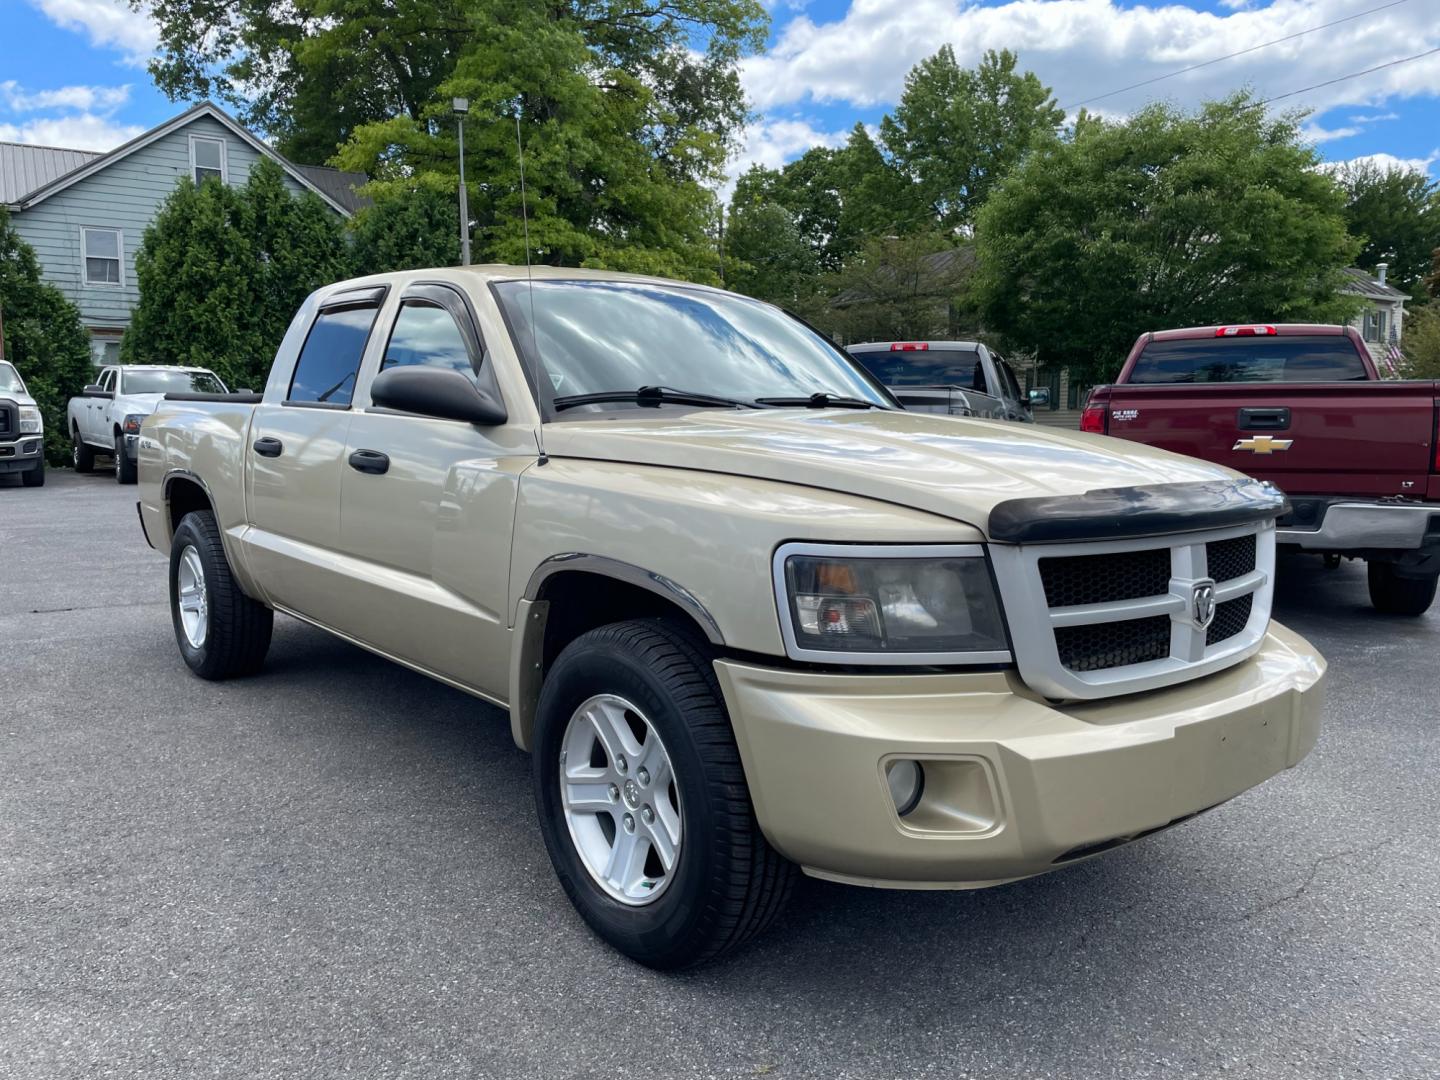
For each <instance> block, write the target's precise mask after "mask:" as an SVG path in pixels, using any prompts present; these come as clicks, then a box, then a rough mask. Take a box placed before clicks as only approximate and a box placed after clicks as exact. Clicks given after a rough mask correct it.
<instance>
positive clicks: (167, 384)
mask: <svg viewBox="0 0 1440 1080" xmlns="http://www.w3.org/2000/svg"><path fill="white" fill-rule="evenodd" d="M120 392H121V393H122V394H223V393H225V384H224V383H222V382H221V381H220V380H219V379H217V378H216V377H215V376H214V375H212V374H210V372H208V371H181V370H180V369H179V368H174V369H170V370H158V371H134V370H126V371H121V373H120Z"/></svg>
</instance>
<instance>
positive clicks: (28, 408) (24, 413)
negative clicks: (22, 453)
mask: <svg viewBox="0 0 1440 1080" xmlns="http://www.w3.org/2000/svg"><path fill="white" fill-rule="evenodd" d="M43 429H44V424H43V423H42V421H41V419H40V410H39V409H37V408H36V407H35V406H34V405H21V406H20V434H21V435H39V434H40V432H41V431H42V430H43Z"/></svg>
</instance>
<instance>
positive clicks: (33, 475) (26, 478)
mask: <svg viewBox="0 0 1440 1080" xmlns="http://www.w3.org/2000/svg"><path fill="white" fill-rule="evenodd" d="M20 482H21V483H22V484H24V485H25V486H26V487H44V486H45V459H44V458H43V457H42V458H41V459H40V461H39V463H38V464H37V465H36V466H35V467H34V468H33V469H30V470H29V471H27V472H23V473H21V474H20Z"/></svg>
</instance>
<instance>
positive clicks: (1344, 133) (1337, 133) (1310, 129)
mask: <svg viewBox="0 0 1440 1080" xmlns="http://www.w3.org/2000/svg"><path fill="white" fill-rule="evenodd" d="M1363 130H1364V129H1363V128H1358V127H1339V128H1324V127H1321V126H1320V125H1319V124H1317V123H1314V122H1313V121H1312V122H1311V123H1308V124H1306V125H1304V126H1303V127H1302V128H1301V129H1300V137H1301V138H1302V139H1306V140H1307V141H1309V142H1312V143H1324V142H1330V141H1332V140H1334V139H1348V138H1350V136H1351V135H1359V134H1360V132H1361V131H1363Z"/></svg>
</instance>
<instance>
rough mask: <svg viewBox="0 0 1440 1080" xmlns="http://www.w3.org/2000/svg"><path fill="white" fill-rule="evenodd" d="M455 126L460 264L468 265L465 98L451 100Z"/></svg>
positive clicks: (467, 101)
mask: <svg viewBox="0 0 1440 1080" xmlns="http://www.w3.org/2000/svg"><path fill="white" fill-rule="evenodd" d="M450 107H451V108H452V109H453V110H454V111H455V126H456V127H457V128H458V129H459V130H460V265H461V266H469V265H470V196H469V194H468V193H467V192H466V191H465V114H466V113H468V112H469V111H470V102H469V100H468V99H467V98H463V97H457V98H454V99H452V100H451V102H450Z"/></svg>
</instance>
